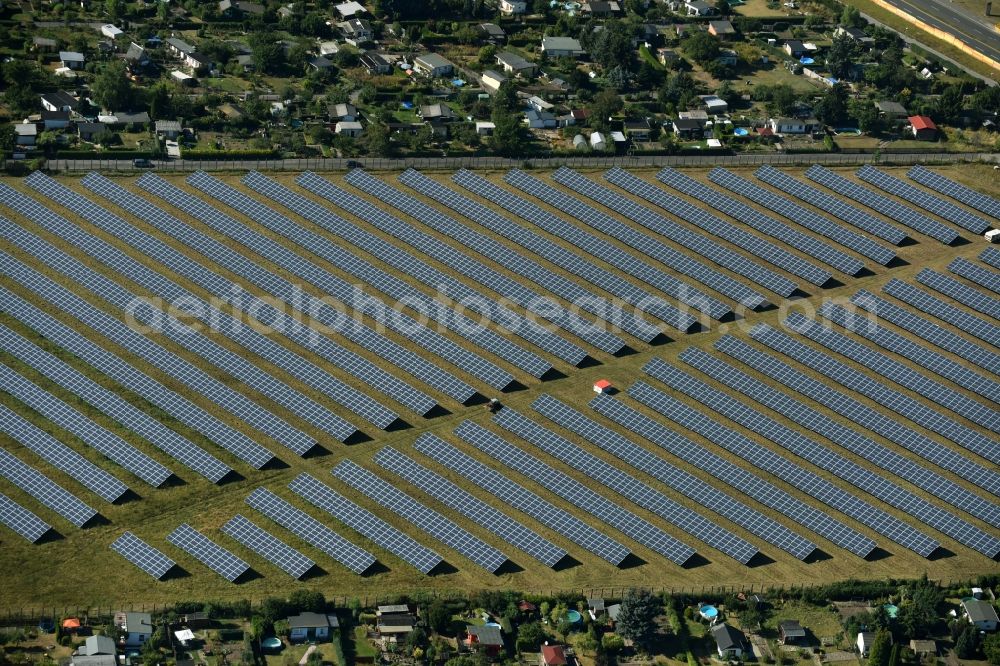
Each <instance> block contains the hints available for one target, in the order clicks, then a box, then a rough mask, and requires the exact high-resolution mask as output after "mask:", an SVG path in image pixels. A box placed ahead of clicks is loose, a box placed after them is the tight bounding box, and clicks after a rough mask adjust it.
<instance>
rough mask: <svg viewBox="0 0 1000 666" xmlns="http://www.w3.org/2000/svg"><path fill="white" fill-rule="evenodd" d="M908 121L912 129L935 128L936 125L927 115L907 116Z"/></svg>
mask: <svg viewBox="0 0 1000 666" xmlns="http://www.w3.org/2000/svg"><path fill="white" fill-rule="evenodd" d="M909 121H910V125H912V126H913V129H915V130H925V129H928V130H936V129H937V125H935V124H934V121H933V120H931V119H930V117H928V116H910V117H909Z"/></svg>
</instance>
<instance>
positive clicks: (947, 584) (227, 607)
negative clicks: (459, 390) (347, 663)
mask: <svg viewBox="0 0 1000 666" xmlns="http://www.w3.org/2000/svg"><path fill="white" fill-rule="evenodd" d="M913 580H917V579H913ZM974 580H975V579H955V578H953V579H940V580H935V579H929V581H930V582H931V583H935V584H937V585H938V586H939V587H940V588H942V589H945V590H952V589H957V588H960V587H969V586H970V585H972V584H973V581H974ZM859 582H866V581H859ZM867 582H877V581H867ZM894 582H895V583H897V584H898V583H902V582H905V581H904V580H902V579H900V580H894ZM829 585H830V583H829V582H824V583H815V584H811V585H810V584H803V585H767V584H766V583H744V584H740V585H674V586H662V587H641V586H624V587H569V588H552V589H548V590H546V589H539V590H516V591H515V592H516V593H517V594H519V595H522V596H524V597H525V598H528V599H555V598H558V597H564V598H565V597H572V598H582V599H594V598H600V599H610V600H619V599H621V598H622V597H624V596H625V593H626V592H628V591H629V590H635V589H643V590H646V591H648V592H649V593H651V594H654V595H666V596H671V597H691V598H698V599H701V600H704V601H712V600H722V599H724V598H725V597H727V596H730V595H736V594H740V593H742V594H744V595H751V594H759V595H762V596H770V597H772V598H775V597H786V596H787V597H792V598H794V597H796V596H799V595H801V594H802V593H804V592H806V591H807V590H811V589H817V588H823V587H828V586H829ZM987 589H989V588H988V587H987ZM478 592H479V591H478V590H413V591H411V592H407V593H398V594H386V595H377V594H358V595H349V594H348V595H345V594H338V595H332V596H328V597H326V604H327V608H343V609H346V608H350V607H351V606H352V605H354V603H355V602H357V603H358V604H360V608H374V607H375V606H379V605H383V604H397V603H403V602H404V601H406V602H408V603H411V604H416V605H418V606H419V605H424V604H427V603H430V602H432V601H435V600H438V599H440V600H443V601H449V600H450V601H462V600H472V599H474V598H475V597H476V595H477V594H478ZM990 594H992V591H990ZM859 601H860V600H859ZM264 602H265V599H264V598H261V599H238V600H226V601H218V600H206V601H204V602H203V606H202V605H198V604H201V603H202V602H192V601H185V602H183V603H177V604H155V603H134V602H127V603H122V604H119V605H117V606H93V607H81V606H62V607H60V606H51V607H43V606H37V607H36V606H30V607H29V606H24V607H20V608H13V607H12V608H8V609H4V610H2V611H0V632H3V631H5V630H9V629H15V628H30V627H36V626H37V624H38V622H40V621H41V620H43V619H50V620H60V619H61V618H67V617H75V618H80V619H81V621H83V620H85V621H86V623H88V624H90V625H91V626H95V625H101V624H107V623H109V622H111V621H112V620H113V619H114V616H115V613H119V612H129V613H132V612H139V613H150V614H151V615H153V617H154V618H156V617H159V616H163V615H167V614H169V613H171V612H172V613H174V614H176V615H178V616H181V615H185V614H187V613H191V612H195V610H197V611H199V612H200V611H202V610H203V608H204V607H205V606H209V607H213V608H216V612H214V613H212V618H213V619H234V618H236V617H237V614H236V613H234V612H233V609H237V608H239V609H240V610H249V613H247V616H249V615H251V614H253V612H254V611H255V610H257V609H260V608H262V607H263V605H264ZM239 617H242V614H241V613H240V614H239Z"/></svg>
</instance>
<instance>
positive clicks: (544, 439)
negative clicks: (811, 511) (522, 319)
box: [493, 408, 757, 564]
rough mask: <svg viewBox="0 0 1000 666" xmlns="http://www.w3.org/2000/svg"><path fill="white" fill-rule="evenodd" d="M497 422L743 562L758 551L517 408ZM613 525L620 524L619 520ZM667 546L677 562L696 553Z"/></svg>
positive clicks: (675, 544) (676, 545) (676, 543)
mask: <svg viewBox="0 0 1000 666" xmlns="http://www.w3.org/2000/svg"><path fill="white" fill-rule="evenodd" d="M493 422H494V423H496V424H497V425H499V426H500V427H502V428H504V429H505V430H508V431H510V432H512V433H514V434H516V435H518V436H519V437H521V438H522V439H524V440H525V441H527V442H530V443H532V444H534V445H535V446H537V447H538V448H539V449H541V450H542V451H544V452H545V453H546V454H548V455H550V456H552V457H554V458H556V459H558V460H562V461H563V462H564V463H566V464H567V465H568V466H570V467H571V468H572V469H576V470H579V471H581V472H583V473H584V474H586V475H587V476H589V477H590V478H592V479H594V480H595V481H597V482H598V483H600V484H601V485H603V486H606V487H607V488H608V489H610V490H613V491H615V492H616V493H618V494H619V495H621V496H622V497H625V498H627V499H629V500H631V501H632V502H634V503H635V504H637V505H638V506H641V507H643V508H644V509H647V510H648V511H650V512H652V513H654V514H656V515H658V516H660V517H661V518H663V519H664V520H666V521H667V522H669V523H671V524H672V525H676V526H677V527H679V528H680V529H682V530H684V531H685V532H687V533H688V534H690V535H692V536H694V537H696V538H698V539H701V540H702V541H704V542H705V543H707V544H708V545H710V546H712V547H713V548H716V549H717V550H719V551H721V552H723V553H725V554H726V555H729V556H730V557H732V558H734V559H735V560H737V561H738V562H740V563H741V564H746V563H747V562H749V561H750V560H751V559H753V557H754V556H755V555H756V554H757V547H756V546H754V545H753V544H751V543H749V542H747V541H745V540H744V539H742V538H740V537H738V536H737V535H735V534H733V533H732V532H730V531H729V530H726V529H723V528H721V527H719V526H718V525H716V524H715V523H713V522H712V521H710V520H708V519H706V518H705V517H703V516H701V515H699V514H698V513H696V512H694V511H692V510H691V509H688V508H687V507H685V506H682V505H680V504H678V503H677V502H675V501H673V500H672V499H670V498H669V497H667V496H666V495H664V494H663V493H661V492H659V491H657V490H654V489H653V488H650V487H649V486H648V485H646V484H645V483H642V482H641V481H639V480H638V479H637V478H635V477H634V476H631V475H630V474H626V473H625V472H622V471H621V470H619V469H617V468H615V467H614V466H613V465H611V464H609V463H607V462H605V461H604V460H601V459H600V458H598V457H597V456H593V455H591V454H589V453H587V452H586V451H584V450H583V449H581V448H580V447H578V446H576V445H574V444H572V443H570V442H569V441H567V440H566V439H564V438H563V437H560V436H558V435H556V434H555V433H553V432H552V431H551V430H548V429H546V428H543V427H541V426H540V425H538V424H537V423H535V422H534V421H531V420H530V419H528V418H526V417H525V416H523V415H522V414H519V413H518V412H515V411H514V410H513V409H510V408H506V409H503V410H501V411H500V413H498V414H497V415H496V416H495V417H494V418H493ZM529 460H530V459H529ZM610 524H614V525H615V526H618V523H617V522H614V523H610ZM666 545H667V547H668V548H669V550H667V552H665V553H663V554H664V555H665V556H666V557H667V558H668V559H670V560H671V561H673V562H674V563H676V564H684V563H685V562H686V561H687V560H688V559H690V558H691V556H693V555H694V553H695V550H694V548H691V547H690V546H688V545H687V544H684V543H681V542H679V541H676V540H674V542H673V543H671V542H667V544H666ZM661 551H662V547H661Z"/></svg>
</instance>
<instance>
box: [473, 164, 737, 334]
mask: <svg viewBox="0 0 1000 666" xmlns="http://www.w3.org/2000/svg"><path fill="white" fill-rule="evenodd" d="M459 173H465V172H464V171H462V172H459ZM504 180H505V181H506V182H507V183H508V184H510V185H511V186H513V187H514V188H515V189H517V190H520V191H521V192H524V193H526V194H531V195H533V196H535V197H537V198H538V199H540V200H542V201H546V202H548V203H549V204H550V205H552V206H554V207H555V208H556V209H557V210H560V211H569V210H572V209H574V207H575V208H577V209H579V210H580V211H581V213H580V214H581V215H584V214H586V213H584V212H583V211H585V210H587V209H589V210H590V211H592V214H593V219H594V220H595V224H591V226H595V227H596V221H597V220H598V219H600V220H603V221H605V222H607V220H609V219H610V220H611V222H612V225H613V223H614V222H615V220H613V219H612V218H607V217H604V218H602V217H601V215H600V213H598V211H596V210H594V209H592V208H590V207H589V206H586V205H584V204H582V203H581V202H580V200H579V199H576V198H574V197H571V196H569V195H568V194H564V193H563V192H561V191H559V190H557V189H555V188H554V187H551V186H549V185H546V184H545V183H543V182H542V181H540V180H538V179H537V178H535V177H534V176H530V175H528V174H527V173H525V172H523V171H521V170H519V169H511V170H510V171H508V172H507V175H506V176H504ZM466 187H468V185H466ZM491 189H492V188H491ZM496 190H497V191H501V188H496ZM480 194H481V195H483V193H482V192H481V193H480ZM491 200H493V201H494V203H497V204H499V205H500V206H503V207H504V208H506V209H507V210H509V211H510V212H512V213H515V214H517V215H520V216H521V217H522V218H524V219H525V220H528V221H529V222H531V223H532V224H534V225H535V226H536V227H538V228H540V229H543V230H545V231H547V232H548V233H550V234H552V235H553V236H556V237H558V238H561V239H563V240H564V241H566V242H568V243H572V244H573V246H574V247H578V248H580V249H581V250H584V251H586V252H588V253H590V254H591V255H593V256H594V257H596V258H598V259H600V260H602V261H604V262H606V263H608V264H610V265H612V266H615V267H616V268H617V269H618V270H621V271H624V272H626V273H628V274H629V275H631V276H633V277H635V278H638V279H639V280H641V281H643V282H645V283H646V284H648V285H650V286H651V287H656V288H657V289H659V290H660V291H662V292H663V293H665V294H668V295H670V296H671V297H673V298H676V299H677V300H678V301H680V302H681V303H684V304H685V305H689V306H691V307H695V308H697V309H698V310H699V311H701V312H705V313H706V314H708V315H709V316H710V317H712V318H713V319H722V318H724V317H726V316H728V315H729V314H731V310H730V309H729V306H727V305H726V304H725V303H723V302H722V301H720V300H718V299H716V298H713V297H712V296H710V295H708V294H707V293H705V292H704V291H702V290H700V289H699V288H697V287H695V286H694V285H692V284H689V283H687V282H682V281H681V280H678V279H677V278H675V277H674V276H673V275H670V274H669V273H667V272H666V271H664V270H662V269H661V268H660V267H659V266H656V265H655V264H652V263H649V262H647V261H645V260H643V259H641V258H639V257H637V256H635V255H634V254H631V253H629V252H626V251H625V250H623V249H621V248H620V247H618V246H617V245H615V244H614V243H611V242H609V241H607V240H605V239H604V238H603V237H601V236H598V235H596V234H592V233H589V232H587V231H585V230H584V229H582V228H580V227H578V226H576V225H574V224H571V223H569V222H567V221H566V220H565V219H563V218H562V217H557V216H556V215H553V214H552V213H549V212H548V211H547V210H545V209H544V208H542V207H540V206H538V205H536V204H534V203H532V202H530V201H528V200H527V199H523V198H520V197H508V196H503V197H498V198H497V199H491ZM576 217H580V215H577V216H576ZM607 228H609V229H610V227H607ZM618 230H619V231H621V232H622V235H621V236H619V240H622V241H624V242H626V243H627V244H628V245H630V246H632V247H633V248H635V249H637V250H638V249H639V247H637V246H636V243H640V242H641V238H642V234H638V233H637V232H634V231H632V230H631V229H630V228H629V227H618ZM626 239H628V240H626ZM663 247H664V248H665V250H664V252H663V254H664V256H666V254H667V253H666V250H670V248H667V247H666V246H663ZM671 252H672V250H671ZM671 256H673V255H671ZM684 274H687V273H684Z"/></svg>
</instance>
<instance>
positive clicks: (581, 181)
mask: <svg viewBox="0 0 1000 666" xmlns="http://www.w3.org/2000/svg"><path fill="white" fill-rule="evenodd" d="M552 180H554V181H556V182H557V183H559V184H560V185H564V186H566V187H568V188H570V189H571V190H573V191H574V192H576V193H578V194H582V195H584V196H586V197H589V198H591V199H593V200H594V201H597V202H598V203H600V204H602V205H604V206H605V207H607V208H609V209H611V210H613V211H616V212H617V213H619V214H620V215H624V216H625V217H627V218H629V219H630V220H632V221H633V222H636V223H638V224H641V225H642V226H644V227H646V228H647V229H649V230H650V231H653V232H656V233H658V234H661V235H663V236H665V237H666V238H669V239H670V240H672V241H673V242H675V243H677V244H678V245H680V246H681V247H683V248H684V249H685V250H688V251H690V252H694V253H696V254H700V255H701V256H703V257H705V258H706V259H709V260H711V261H714V262H715V263H716V264H718V265H719V266H723V267H724V268H728V269H729V270H731V271H733V272H734V273H736V274H737V275H741V276H743V277H745V278H747V279H748V280H750V281H752V282H755V283H756V284H759V285H760V286H762V287H764V288H766V289H770V290H771V291H773V292H775V293H777V294H779V295H781V296H788V295H789V294H791V293H792V292H794V291H795V289H796V288H797V286H796V285H795V283H794V282H792V281H791V280H789V279H788V278H786V277H784V276H783V275H780V274H778V273H775V272H774V271H772V270H770V269H767V268H764V267H763V266H761V265H760V264H758V263H756V262H753V261H750V260H749V259H747V258H746V257H744V256H743V255H742V254H739V253H738V252H734V251H733V250H731V249H730V248H728V247H725V246H724V245H721V244H719V243H717V242H715V241H714V240H712V239H710V238H707V237H705V236H703V235H702V234H698V233H695V232H693V231H690V230H689V229H687V228H686V227H684V226H682V225H680V224H677V223H676V222H673V221H672V220H669V219H667V218H665V217H663V216H662V215H659V214H658V213H656V212H654V211H652V210H651V209H649V208H647V207H645V206H641V205H639V204H637V203H635V202H634V201H632V200H631V199H630V198H628V197H626V196H624V195H622V194H619V193H618V192H615V191H614V190H612V189H611V188H608V187H605V186H603V185H599V184H598V183H595V182H594V181H592V180H590V179H588V178H585V177H583V176H582V175H580V174H579V173H577V172H575V171H573V170H572V169H569V168H567V167H560V168H559V169H557V170H556V171H554V172H553V173H552ZM744 289H745V290H746V292H747V293H746V295H745V297H744V298H743V299H741V300H740V302H742V303H744V304H746V305H747V306H750V307H755V308H756V307H765V306H766V305H767V300H766V298H765V297H764V296H762V295H760V294H757V293H756V292H754V291H752V290H751V289H749V288H747V287H744Z"/></svg>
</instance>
